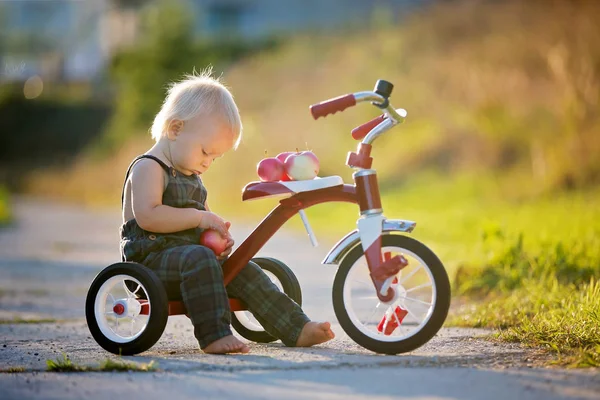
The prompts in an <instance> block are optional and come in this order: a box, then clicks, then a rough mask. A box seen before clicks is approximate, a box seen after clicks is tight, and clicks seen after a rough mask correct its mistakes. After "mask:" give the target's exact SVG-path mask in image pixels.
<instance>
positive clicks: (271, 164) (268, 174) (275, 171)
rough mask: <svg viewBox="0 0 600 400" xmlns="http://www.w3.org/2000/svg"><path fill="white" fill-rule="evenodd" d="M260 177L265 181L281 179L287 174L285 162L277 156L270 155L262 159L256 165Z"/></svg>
mask: <svg viewBox="0 0 600 400" xmlns="http://www.w3.org/2000/svg"><path fill="white" fill-rule="evenodd" d="M256 172H257V173H258V177H259V178H260V180H261V181H263V182H273V181H279V180H281V179H282V178H283V176H284V175H285V168H284V166H283V163H282V162H281V161H279V160H278V159H277V158H274V157H269V158H264V159H262V160H260V162H259V163H258V165H257V166H256Z"/></svg>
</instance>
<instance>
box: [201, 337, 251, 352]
mask: <svg viewBox="0 0 600 400" xmlns="http://www.w3.org/2000/svg"><path fill="white" fill-rule="evenodd" d="M202 351H204V352H205V353H209V354H226V353H247V352H249V351H250V347H248V346H247V345H246V344H245V343H243V342H240V341H239V340H238V338H236V337H235V336H233V335H229V336H225V337H222V338H221V339H217V340H215V341H214V342H212V343H211V344H209V345H208V346H206V347H205V348H204V349H202Z"/></svg>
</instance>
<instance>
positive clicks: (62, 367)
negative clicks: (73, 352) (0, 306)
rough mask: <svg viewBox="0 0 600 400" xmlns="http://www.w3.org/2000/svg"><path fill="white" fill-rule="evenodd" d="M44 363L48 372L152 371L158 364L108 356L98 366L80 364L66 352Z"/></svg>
mask: <svg viewBox="0 0 600 400" xmlns="http://www.w3.org/2000/svg"><path fill="white" fill-rule="evenodd" d="M46 365H47V371H50V372H124V371H135V372H153V371H156V370H157V368H158V364H157V363H156V362H155V361H154V360H152V361H150V362H149V363H134V362H127V361H124V360H121V359H117V360H114V359H110V358H107V359H106V360H104V361H102V362H101V363H100V364H99V365H98V366H87V365H80V364H77V363H74V362H73V361H71V359H70V358H69V357H68V356H67V355H66V354H63V355H62V356H61V357H57V358H56V359H55V360H46Z"/></svg>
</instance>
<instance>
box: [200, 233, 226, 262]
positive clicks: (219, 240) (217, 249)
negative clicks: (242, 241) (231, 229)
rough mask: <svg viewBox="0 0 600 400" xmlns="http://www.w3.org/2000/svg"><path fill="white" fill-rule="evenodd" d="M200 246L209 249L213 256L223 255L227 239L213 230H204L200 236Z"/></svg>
mask: <svg viewBox="0 0 600 400" xmlns="http://www.w3.org/2000/svg"><path fill="white" fill-rule="evenodd" d="M200 244H201V245H202V246H206V247H208V248H209V249H211V250H212V251H213V252H214V253H215V255H217V256H219V254H221V253H223V252H224V251H225V249H226V248H227V238H224V237H223V236H221V234H220V233H219V232H218V231H216V230H214V229H205V230H204V231H203V232H202V233H201V234H200Z"/></svg>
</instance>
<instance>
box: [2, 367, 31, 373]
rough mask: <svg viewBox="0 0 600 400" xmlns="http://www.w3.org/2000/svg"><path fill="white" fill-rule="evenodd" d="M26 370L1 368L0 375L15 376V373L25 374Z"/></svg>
mask: <svg viewBox="0 0 600 400" xmlns="http://www.w3.org/2000/svg"><path fill="white" fill-rule="evenodd" d="M26 371H27V370H26V369H25V367H8V368H2V369H0V373H3V374H15V373H21V372H26Z"/></svg>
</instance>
